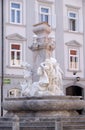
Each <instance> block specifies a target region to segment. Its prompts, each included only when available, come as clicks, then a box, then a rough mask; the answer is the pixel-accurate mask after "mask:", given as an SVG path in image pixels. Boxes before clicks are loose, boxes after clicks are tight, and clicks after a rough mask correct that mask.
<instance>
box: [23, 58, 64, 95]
mask: <svg viewBox="0 0 85 130" xmlns="http://www.w3.org/2000/svg"><path fill="white" fill-rule="evenodd" d="M37 74H38V75H39V76H40V78H39V81H38V82H34V83H32V84H30V85H28V86H27V85H26V86H25V87H24V88H25V89H24V91H23V89H22V94H23V95H24V96H38V95H39V96H43V95H64V94H63V87H62V74H63V72H62V70H61V68H60V67H59V64H58V63H57V61H56V59H54V58H52V57H51V58H49V59H46V60H45V61H44V62H42V63H41V64H40V66H39V68H38V70H37ZM21 86H22V85H21Z"/></svg>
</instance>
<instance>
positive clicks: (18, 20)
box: [16, 11, 20, 23]
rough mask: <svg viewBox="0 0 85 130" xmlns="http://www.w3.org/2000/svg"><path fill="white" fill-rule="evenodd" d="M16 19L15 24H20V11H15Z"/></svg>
mask: <svg viewBox="0 0 85 130" xmlns="http://www.w3.org/2000/svg"><path fill="white" fill-rule="evenodd" d="M16 17H17V18H16V19H17V23H20V11H17V16H16Z"/></svg>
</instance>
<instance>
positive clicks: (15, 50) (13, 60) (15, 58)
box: [10, 44, 22, 66]
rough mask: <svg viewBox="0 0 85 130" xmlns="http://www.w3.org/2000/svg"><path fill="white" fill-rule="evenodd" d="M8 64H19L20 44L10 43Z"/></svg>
mask: <svg viewBox="0 0 85 130" xmlns="http://www.w3.org/2000/svg"><path fill="white" fill-rule="evenodd" d="M10 50H11V51H10V53H11V54H10V64H11V66H20V65H21V60H22V58H21V56H22V55H21V52H22V47H21V44H11V49H10Z"/></svg>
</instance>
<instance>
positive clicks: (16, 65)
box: [10, 42, 22, 67]
mask: <svg viewBox="0 0 85 130" xmlns="http://www.w3.org/2000/svg"><path fill="white" fill-rule="evenodd" d="M12 45H20V50H12V49H11V46H12ZM12 51H14V53H15V60H16V59H17V52H20V64H19V65H18V64H15V65H13V64H12V58H11V52H12ZM21 63H22V44H21V43H18V42H13V43H12V42H11V43H10V66H11V67H21Z"/></svg>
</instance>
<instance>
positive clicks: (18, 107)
mask: <svg viewBox="0 0 85 130" xmlns="http://www.w3.org/2000/svg"><path fill="white" fill-rule="evenodd" d="M3 107H4V109H5V110H7V111H8V112H9V113H10V112H14V113H17V114H18V113H20V112H21V113H22V111H23V112H24V113H25V114H27V115H28V116H34V115H35V116H71V115H78V113H77V112H76V110H81V109H83V108H85V101H84V100H80V97H77V96H75V97H73V96H42V97H40V96H38V97H19V98H6V99H5V101H4V103H3Z"/></svg>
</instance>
